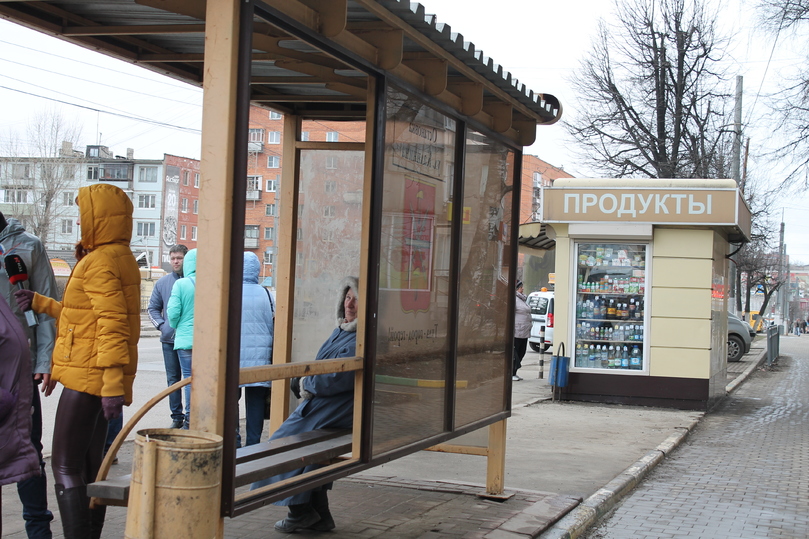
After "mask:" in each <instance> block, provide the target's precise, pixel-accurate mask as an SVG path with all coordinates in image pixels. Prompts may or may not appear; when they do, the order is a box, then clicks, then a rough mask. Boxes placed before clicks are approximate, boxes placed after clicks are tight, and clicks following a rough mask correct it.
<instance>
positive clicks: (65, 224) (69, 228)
mask: <svg viewBox="0 0 809 539" xmlns="http://www.w3.org/2000/svg"><path fill="white" fill-rule="evenodd" d="M62 234H73V219H62Z"/></svg>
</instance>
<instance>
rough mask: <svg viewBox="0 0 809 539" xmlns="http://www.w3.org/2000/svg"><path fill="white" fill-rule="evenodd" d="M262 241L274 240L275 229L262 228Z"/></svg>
mask: <svg viewBox="0 0 809 539" xmlns="http://www.w3.org/2000/svg"><path fill="white" fill-rule="evenodd" d="M264 239H265V240H270V241H272V240H274V239H275V229H274V228H273V227H271V226H265V227H264Z"/></svg>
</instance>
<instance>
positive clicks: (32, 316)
mask: <svg viewBox="0 0 809 539" xmlns="http://www.w3.org/2000/svg"><path fill="white" fill-rule="evenodd" d="M4 260H5V264H4V265H5V266H6V274H7V275H8V281H9V282H10V283H11V284H14V285H17V288H18V289H20V290H25V289H26V286H25V284H24V283H25V281H27V280H28V268H26V267H25V262H23V259H22V257H21V256H20V255H17V254H11V255H6V258H5V259H4ZM23 314H25V321H26V322H28V327H34V326H36V325H38V324H39V323H38V322H37V315H36V313H34V311H32V310H31V309H28V310H27V311H25V312H24V313H23Z"/></svg>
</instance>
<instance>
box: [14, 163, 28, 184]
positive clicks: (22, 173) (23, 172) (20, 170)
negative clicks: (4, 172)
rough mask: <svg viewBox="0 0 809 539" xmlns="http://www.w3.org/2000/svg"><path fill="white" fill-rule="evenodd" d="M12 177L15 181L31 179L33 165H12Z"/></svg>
mask: <svg viewBox="0 0 809 539" xmlns="http://www.w3.org/2000/svg"><path fill="white" fill-rule="evenodd" d="M11 177H12V178H13V179H15V180H27V179H29V178H30V177H31V165H30V164H25V163H14V164H12V165H11Z"/></svg>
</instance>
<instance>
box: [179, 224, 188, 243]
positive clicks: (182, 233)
mask: <svg viewBox="0 0 809 539" xmlns="http://www.w3.org/2000/svg"><path fill="white" fill-rule="evenodd" d="M186 232H187V228H186V226H185V225H180V239H181V240H184V239H185V238H186Z"/></svg>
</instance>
